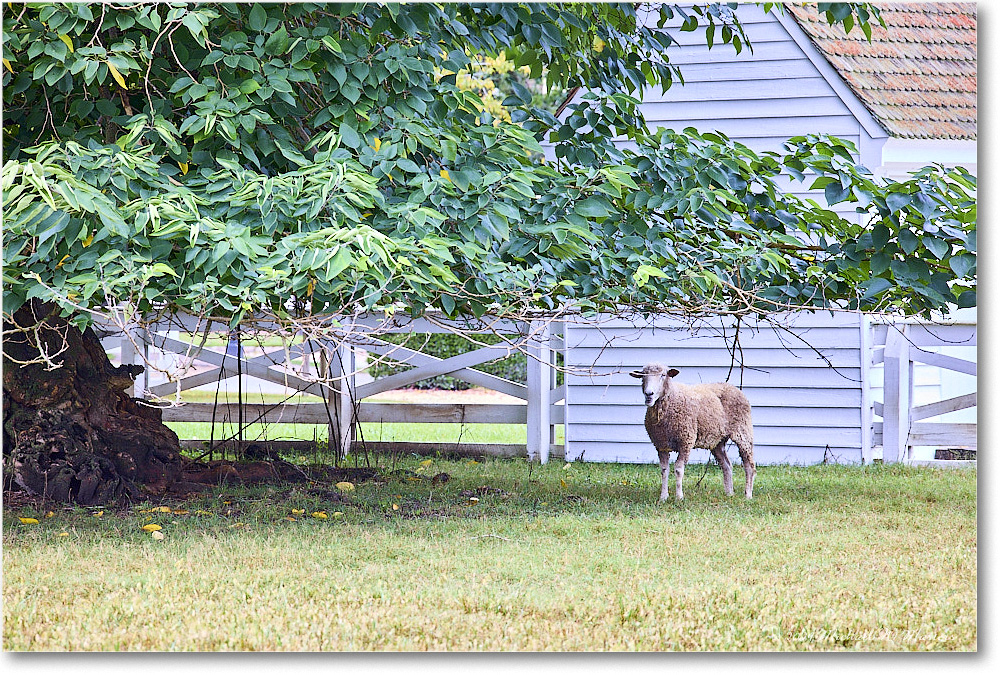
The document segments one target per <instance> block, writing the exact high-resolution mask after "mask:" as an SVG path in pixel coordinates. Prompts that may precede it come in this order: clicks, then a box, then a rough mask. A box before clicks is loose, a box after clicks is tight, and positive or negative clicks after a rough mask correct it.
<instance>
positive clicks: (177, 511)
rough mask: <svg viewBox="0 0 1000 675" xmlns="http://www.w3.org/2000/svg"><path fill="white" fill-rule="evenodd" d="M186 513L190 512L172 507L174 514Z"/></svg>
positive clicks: (182, 514)
mask: <svg viewBox="0 0 1000 675" xmlns="http://www.w3.org/2000/svg"><path fill="white" fill-rule="evenodd" d="M188 513H190V512H189V511H187V510H186V509H174V515H175V516H186V515H187V514H188Z"/></svg>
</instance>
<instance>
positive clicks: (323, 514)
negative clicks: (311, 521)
mask: <svg viewBox="0 0 1000 675" xmlns="http://www.w3.org/2000/svg"><path fill="white" fill-rule="evenodd" d="M312 517H313V518H319V519H320V520H326V511H313V512H312Z"/></svg>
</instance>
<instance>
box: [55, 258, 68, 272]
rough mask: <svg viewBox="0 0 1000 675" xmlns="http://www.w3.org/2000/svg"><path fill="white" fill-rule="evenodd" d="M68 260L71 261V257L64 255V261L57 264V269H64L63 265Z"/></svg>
mask: <svg viewBox="0 0 1000 675" xmlns="http://www.w3.org/2000/svg"><path fill="white" fill-rule="evenodd" d="M67 260H69V256H68V255H64V256H63V257H62V260H60V261H59V262H58V263H56V269H59V268H60V267H62V266H63V263H64V262H66V261H67Z"/></svg>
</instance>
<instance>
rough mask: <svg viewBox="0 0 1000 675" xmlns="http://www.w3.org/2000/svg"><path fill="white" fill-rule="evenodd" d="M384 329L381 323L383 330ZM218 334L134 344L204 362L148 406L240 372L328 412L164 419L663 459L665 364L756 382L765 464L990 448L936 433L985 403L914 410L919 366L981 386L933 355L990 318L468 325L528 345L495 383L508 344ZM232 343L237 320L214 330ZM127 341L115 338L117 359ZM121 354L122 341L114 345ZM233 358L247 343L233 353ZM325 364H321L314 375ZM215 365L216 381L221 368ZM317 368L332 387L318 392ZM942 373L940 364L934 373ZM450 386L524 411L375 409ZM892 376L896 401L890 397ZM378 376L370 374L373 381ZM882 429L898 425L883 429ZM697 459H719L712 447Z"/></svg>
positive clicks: (152, 386)
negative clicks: (464, 433) (362, 358)
mask: <svg viewBox="0 0 1000 675" xmlns="http://www.w3.org/2000/svg"><path fill="white" fill-rule="evenodd" d="M371 325H372V326H374V323H372V324H371ZM205 328H206V327H205V326H204V325H200V326H194V325H190V326H188V325H187V324H185V323H184V320H182V321H181V322H180V323H179V324H178V323H172V324H170V325H166V324H165V325H162V326H155V327H154V328H153V329H152V330H150V331H148V332H144V333H143V332H139V333H136V334H133V336H132V339H131V340H121V345H122V347H121V349H122V351H121V357H122V358H123V359H124V361H125V362H133V361H134V360H135V354H134V348H135V346H138V348H139V349H140V350H144V351H147V352H148V351H149V350H151V349H154V350H155V349H158V350H161V351H162V352H164V353H167V354H172V355H174V356H175V357H176V358H178V359H180V360H181V361H182V363H189V364H193V363H197V362H200V363H201V368H199V369H197V372H193V373H190V374H187V375H185V376H183V377H180V379H176V380H175V381H169V382H159V383H156V382H153V381H152V380H150V379H149V375H150V373H149V372H148V371H147V373H145V374H144V375H143V376H142V379H140V381H139V382H137V386H136V389H137V390H138V393H139V394H140V395H142V394H143V392H145V393H146V394H145V395H146V396H150V395H151V396H158V397H170V396H172V395H174V394H176V393H178V392H183V391H187V390H190V389H192V388H195V387H204V386H205V385H208V384H213V383H217V382H219V381H221V380H224V379H226V378H231V377H234V376H237V375H243V376H244V377H251V378H256V379H257V380H261V381H264V382H268V383H271V384H272V385H275V386H277V387H278V388H280V389H281V390H282V391H284V390H285V388H288V390H290V391H293V392H294V391H299V392H303V393H306V394H310V395H313V396H315V397H316V399H315V400H316V402H313V403H298V404H277V405H275V404H265V403H252V402H247V400H246V399H242V400H241V402H240V403H239V404H223V405H219V406H216V405H214V404H211V403H185V404H183V405H180V406H176V407H168V408H165V410H164V420H165V421H173V422H188V421H198V422H208V421H212V420H222V419H224V418H226V419H228V420H229V421H230V423H233V422H235V421H237V420H238V424H240V425H249V424H251V423H255V422H264V423H278V422H283V423H302V424H314V425H324V426H327V427H328V428H329V438H330V443H331V446H332V447H336V448H337V449H339V451H340V452H342V453H344V452H348V451H349V450H352V449H358V448H359V447H360V443H359V439H358V435H357V433H356V432H357V428H358V423H374V424H381V423H390V422H406V423H429V422H446V423H455V424H474V423H502V424H519V425H526V427H527V442H526V443H525V444H523V445H521V444H504V445H479V444H469V443H463V444H460V445H459V444H457V443H447V444H433V443H432V444H416V443H371V442H368V443H366V444H365V447H366V449H374V450H400V451H403V452H434V451H442V450H443V451H449V452H454V453H460V454H473V455H477V454H492V455H499V456H522V457H523V456H528V457H530V458H533V459H537V460H540V461H542V462H545V461H547V460H548V459H549V458H550V457H551V456H556V457H565V458H566V459H567V460H584V461H610V462H655V461H656V453H655V452H654V450H653V448H652V445H651V444H650V443H649V440H648V438H647V437H646V433H645V429H644V427H643V414H644V407H643V404H642V396H641V392H640V391H639V388H638V386H636V381H635V380H634V379H632V378H630V377H628V371H629V370H632V369H635V368H638V367H641V366H642V365H644V364H645V363H647V362H649V361H661V362H663V363H666V364H668V365H670V366H671V367H677V368H679V369H680V370H681V375H680V377H679V381H683V382H689V383H697V382H709V381H723V380H728V381H730V382H732V383H733V384H736V385H737V386H740V387H741V388H742V389H743V390H744V392H745V393H746V394H747V397H748V398H749V399H750V402H751V405H752V406H753V410H754V429H755V437H756V447H755V455H756V459H757V462H758V463H760V464H770V463H793V464H813V463H818V462H824V461H828V462H847V463H862V462H863V463H868V462H871V461H873V460H874V459H875V458H876V457H877V452H878V446H883V450H882V458H883V460H884V461H886V462H895V461H904V462H916V461H919V460H917V458H916V455H915V454H914V449H915V448H919V447H920V446H938V447H947V448H958V447H972V448H974V447H976V444H977V443H976V425H975V424H970V423H968V422H948V423H941V422H929V421H927V420H929V419H930V418H933V417H935V416H938V415H942V414H945V413H950V412H953V411H956V410H961V409H966V408H969V407H974V406H975V405H976V401H977V398H976V393H975V392H973V393H967V394H963V395H960V396H957V397H951V398H948V399H946V400H941V401H933V402H930V403H924V404H921V405H915V404H914V393H913V392H914V382H915V378H914V369H915V367H916V366H915V365H914V364H917V363H920V364H929V365H931V366H937V367H942V368H947V369H951V370H954V371H957V372H959V373H964V374H966V375H971V376H973V377H974V376H975V375H976V364H975V363H974V362H972V361H968V360H966V359H960V358H956V357H954V356H949V355H947V354H942V353H936V352H932V351H929V350H931V349H937V348H939V347H943V346H944V347H954V346H956V345H965V346H975V345H976V325H975V321H974V319H973V320H972V321H967V322H952V323H951V324H948V325H940V324H922V323H920V322H914V321H909V322H902V321H900V322H896V323H887V322H885V321H884V320H880V319H877V318H872V317H868V316H865V315H861V314H856V313H837V314H831V313H829V312H819V313H815V314H809V313H803V314H797V315H788V316H785V317H781V318H779V320H778V321H777V322H776V323H757V322H752V321H751V322H744V323H743V324H742V326H741V332H740V336H739V340H738V342H734V339H735V333H734V325H733V322H732V321H731V320H722V319H717V320H715V321H709V322H705V323H703V324H701V325H700V326H699V327H698V328H697V329H693V328H691V327H689V326H687V325H686V324H682V323H680V322H677V321H671V320H666V319H662V318H661V319H651V320H645V319H643V320H634V321H629V320H623V319H620V318H610V317H608V318H605V319H603V320H598V321H592V322H589V323H584V322H570V321H567V322H565V323H563V322H559V323H552V324H546V323H538V324H531V325H528V324H517V325H514V324H510V325H503V326H502V327H498V326H497V325H492V326H490V327H486V326H485V325H484V326H480V327H478V328H477V327H475V326H464V327H463V328H464V329H465V330H468V331H469V332H473V331H476V330H479V331H481V332H486V331H490V332H497V333H504V334H508V335H510V336H511V337H512V339H517V340H523V341H524V344H526V345H527V350H528V355H529V358H528V372H527V383H526V384H521V383H517V382H512V381H510V380H505V379H503V378H499V377H496V376H494V375H490V374H488V373H485V372H483V371H481V370H477V369H476V368H475V366H477V365H479V364H482V363H486V362H488V361H492V360H495V359H498V358H503V357H505V356H508V355H509V354H510V353H511V345H510V344H509V343H508V344H503V343H501V344H498V345H491V346H485V347H481V348H479V349H475V350H474V351H471V352H468V353H465V354H461V355H459V356H454V357H451V358H447V359H441V358H438V357H435V356H433V355H430V354H425V353H422V352H420V351H418V350H415V349H412V348H409V347H404V346H400V345H396V344H391V343H389V342H387V341H385V340H382V339H380V338H378V337H377V336H375V335H374V334H372V335H365V334H363V331H362V332H361V333H359V332H358V330H357V328H358V327H357V326H355V327H354V328H355V331H354V333H355V335H356V336H357V335H359V334H360V335H362V337H361V338H360V339H357V340H356V342H355V343H353V344H345V343H343V342H341V343H336V344H335V343H333V342H324V341H313V342H310V343H307V344H296V345H295V346H294V347H292V348H290V349H287V350H286V349H284V348H281V347H277V348H269V349H256V350H250V349H249V347H248V343H244V351H243V352H241V353H237V350H235V349H232V348H230V349H226V348H222V347H217V348H213V347H205V346H202V345H201V342H200V338H198V337H193V336H194V335H198V334H200V333H203V332H204V331H205ZM212 328H213V329H214V330H216V331H219V332H220V334H223V335H224V334H225V332H226V327H225V325H223V324H219V325H217V326H213V327H212ZM446 330H447V329H446V328H444V327H442V325H441V322H440V321H436V320H435V321H429V320H427V319H418V320H414V321H400V322H398V323H397V324H394V325H393V326H392V327H391V332H397V333H438V332H444V331H446ZM111 342H112V341H108V342H106V344H107V346H108V347H111V346H112V344H111ZM113 342H114V343H115V345H116V346H117V341H113ZM231 347H232V345H231ZM362 349H363V350H364V351H366V352H368V353H369V354H373V355H377V356H380V357H388V358H391V359H393V360H395V361H399V362H403V363H406V364H409V365H411V366H413V368H412V369H411V370H408V371H404V372H400V373H396V374H393V375H390V376H386V377H382V378H379V379H376V380H374V381H368V382H364V381H362V379H361V375H362V374H363V371H364V365H363V364H362V363H360V362H359V361H358V354H359V350H362ZM559 353H561V359H560V360H561V361H562V363H563V364H564V366H565V368H566V369H567V371H568V372H567V373H566V375H565V384H563V385H560V386H556V363H557V358H556V355H557V354H559ZM310 364H311V366H310ZM206 367H207V370H206V369H205V368H206ZM309 367H313V368H315V369H316V372H317V374H318V375H319V376H320V379H321V380H322V381H317V380H316V378H313V379H311V380H310V378H309V377H307V376H305V375H303V374H302V372H303V369H308V368H309ZM920 367H926V366H920ZM442 374H447V375H450V376H452V377H456V378H459V379H462V380H464V381H466V382H469V383H471V384H473V385H476V386H480V387H485V388H487V389H492V390H495V391H499V392H503V393H504V394H507V395H509V396H512V397H514V398H515V399H519V400H520V401H521V402H519V403H513V404H500V405H498V404H475V403H462V404H455V403H437V404H404V403H386V402H374V401H370V400H367V399H369V398H370V397H371V396H374V395H376V394H379V393H382V392H386V391H391V390H394V389H398V388H402V387H406V386H408V385H412V384H414V383H415V382H417V381H419V380H423V379H426V378H431V377H435V376H437V375H442ZM873 374H874V376H875V380H877V379H878V375H880V374H881V375H883V377H882V379H883V381H884V387H883V391H884V395H883V398H884V400H883V401H877V400H875V398H876V397H877V396H878V386H879V384H880V383H879V382H878V381H875V382H874V383H873ZM369 379H370V378H369ZM876 417H880V418H882V421H877V420H876V419H875V418H876ZM556 425H564V427H563V428H564V430H565V443H564V444H560V445H557V444H556V442H555V441H556V437H555V430H556ZM694 455H695V456H694V457H693V459H694V461H708V451H704V452H701V454H699V451H696V452H695V453H694Z"/></svg>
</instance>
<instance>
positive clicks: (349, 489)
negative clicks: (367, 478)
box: [336, 480, 354, 492]
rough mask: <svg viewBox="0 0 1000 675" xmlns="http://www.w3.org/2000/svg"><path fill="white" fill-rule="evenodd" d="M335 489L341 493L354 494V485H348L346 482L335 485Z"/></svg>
mask: <svg viewBox="0 0 1000 675" xmlns="http://www.w3.org/2000/svg"><path fill="white" fill-rule="evenodd" d="M336 487H337V489H338V490H340V491H341V492H354V483H348V482H347V481H346V480H344V481H341V482H339V483H337V486H336Z"/></svg>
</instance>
